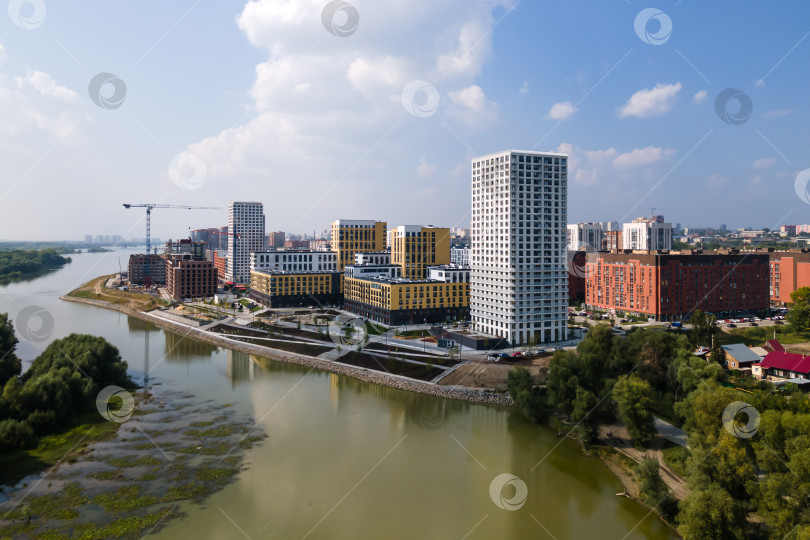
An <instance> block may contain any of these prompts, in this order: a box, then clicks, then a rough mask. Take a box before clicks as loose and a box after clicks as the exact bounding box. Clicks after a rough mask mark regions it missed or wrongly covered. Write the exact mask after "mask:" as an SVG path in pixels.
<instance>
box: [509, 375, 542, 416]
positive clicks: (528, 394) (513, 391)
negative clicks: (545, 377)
mask: <svg viewBox="0 0 810 540" xmlns="http://www.w3.org/2000/svg"><path fill="white" fill-rule="evenodd" d="M506 388H507V390H508V391H509V395H510V396H512V399H514V400H515V404H516V405H517V407H518V408H519V409H520V410H521V412H523V414H525V415H526V416H527V417H528V418H529V419H531V420H533V421H534V422H540V421H542V420H543V419H544V418H546V416H547V413H548V403H547V402H546V399H545V398H544V397H543V395H542V393H541V392H540V389H539V388H536V387H535V385H534V380H533V379H532V375H531V373H530V372H529V370H528V369H526V368H524V367H522V366H516V367H515V368H513V369H511V370H509V373H507V375H506Z"/></svg>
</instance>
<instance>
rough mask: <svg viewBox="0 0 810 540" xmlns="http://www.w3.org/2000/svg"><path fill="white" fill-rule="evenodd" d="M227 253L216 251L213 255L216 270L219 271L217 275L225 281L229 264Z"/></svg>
mask: <svg viewBox="0 0 810 540" xmlns="http://www.w3.org/2000/svg"><path fill="white" fill-rule="evenodd" d="M227 254H228V252H227V251H224V250H223V251H215V252H214V253H213V259H214V268H216V269H217V275H218V276H219V277H221V278H223V279H224V277H225V263H226V262H227Z"/></svg>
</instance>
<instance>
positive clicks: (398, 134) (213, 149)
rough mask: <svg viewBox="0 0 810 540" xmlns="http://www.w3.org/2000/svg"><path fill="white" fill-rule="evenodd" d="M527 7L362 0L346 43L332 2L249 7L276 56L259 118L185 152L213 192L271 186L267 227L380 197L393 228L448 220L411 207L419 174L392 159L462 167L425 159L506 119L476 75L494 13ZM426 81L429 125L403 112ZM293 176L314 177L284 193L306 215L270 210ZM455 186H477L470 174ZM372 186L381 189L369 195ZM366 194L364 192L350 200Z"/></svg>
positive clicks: (257, 95) (255, 0)
mask: <svg viewBox="0 0 810 540" xmlns="http://www.w3.org/2000/svg"><path fill="white" fill-rule="evenodd" d="M516 1H517V0H474V1H472V2H471V1H469V0H446V1H444V2H434V1H433V0H412V1H411V2H407V3H403V2H401V1H400V0H379V1H375V2H367V3H353V4H354V6H355V7H356V8H357V10H358V13H359V16H360V23H359V26H358V28H357V31H356V32H355V33H354V34H353V35H351V36H349V37H342V38H341V37H336V36H333V35H330V34H329V32H327V31H326V29H324V27H323V24H322V22H321V11H322V9H323V7H324V1H323V0H250V1H248V2H247V3H246V5H245V7H244V9H243V11H242V13H241V14H240V15H239V16H238V17H237V24H238V26H239V28H240V29H241V30H242V31H243V32H244V33H245V35H246V36H247V38H248V40H249V41H250V42H251V43H252V44H253V45H254V46H256V47H258V48H260V49H261V50H263V51H265V52H266V54H267V57H266V59H264V60H263V61H262V62H260V63H259V64H258V65H257V66H256V78H255V81H254V84H253V87H252V88H251V89H250V102H249V103H248V104H247V107H246V108H247V110H248V113H249V115H250V117H249V119H248V120H247V121H244V122H243V123H242V124H241V125H238V126H236V127H233V128H230V129H226V130H223V131H221V132H220V133H216V134H213V135H212V136H211V137H208V138H206V139H204V140H201V141H199V142H197V143H194V144H191V145H189V146H188V147H187V148H186V149H182V148H179V149H177V151H180V150H187V151H189V152H192V153H194V154H197V155H199V156H200V157H201V158H202V159H203V160H204V161H205V163H206V165H207V167H208V180H207V181H206V184H205V187H204V188H203V190H208V189H213V188H214V187H215V186H218V185H221V184H224V183H228V184H229V185H231V186H232V187H233V188H234V190H235V191H240V190H241V191H247V190H255V189H256V186H268V187H266V188H264V187H262V190H265V191H262V190H260V191H258V192H257V193H256V195H255V196H256V197H262V194H263V193H264V194H265V195H266V196H267V197H268V200H267V201H266V202H267V204H268V210H269V212H270V217H269V218H268V219H270V220H272V222H274V223H277V224H278V227H288V228H290V229H291V230H294V229H297V228H299V227H310V228H311V226H313V225H317V224H319V223H321V222H323V221H326V222H328V221H330V220H331V219H334V217H335V216H336V215H339V214H340V213H341V212H345V211H346V208H347V207H348V208H351V209H353V210H354V209H357V211H360V209H362V208H364V207H367V206H372V205H373V204H377V206H379V201H380V193H385V194H386V197H385V200H390V201H397V202H396V204H394V203H392V204H391V207H390V208H385V211H386V212H389V213H390V215H388V216H387V217H388V219H390V220H397V219H400V215H403V216H404V215H405V214H413V215H410V217H409V218H407V219H411V220H418V219H421V217H422V216H427V215H436V214H439V215H445V214H446V213H447V211H446V209H445V210H443V209H442V208H443V207H442V204H443V203H442V201H440V200H439V199H438V198H433V199H430V200H428V201H420V205H418V207H417V208H416V209H415V210H414V208H413V207H410V209H409V207H408V206H407V203H413V202H414V199H413V194H412V193H411V192H410V191H408V189H407V186H408V181H409V180H410V179H412V178H413V176H414V174H413V169H410V170H409V169H408V168H400V169H397V168H396V167H393V168H392V163H397V162H400V163H409V162H410V163H419V164H420V165H418V166H417V171H416V173H417V174H428V173H431V174H435V173H434V170H438V169H432V168H433V167H437V168H438V167H448V168H449V167H452V166H453V164H452V163H429V162H427V161H426V160H422V157H421V156H423V155H433V154H431V153H430V151H431V150H432V149H433V148H434V145H435V144H436V142H437V140H438V141H441V140H443V139H442V136H444V137H446V141H447V144H452V145H454V146H453V147H454V148H456V145H457V144H458V142H459V140H461V141H463V140H464V139H465V138H466V137H467V136H469V135H470V134H471V133H473V132H475V131H476V130H480V129H482V128H483V127H486V126H489V125H491V124H492V123H495V122H497V121H498V118H499V114H500V107H499V105H498V103H496V102H495V101H493V100H491V99H489V98H488V97H487V95H486V93H485V91H484V89H483V88H481V87H480V86H478V85H477V84H476V78H477V76H478V75H479V74H480V73H481V72H482V70H483V67H484V65H485V63H486V62H487V61H488V60H489V59H490V58H491V57H492V32H491V29H492V26H493V25H494V24H495V16H494V15H495V14H497V13H499V12H502V11H503V10H504V9H510V8H511V7H513V6H514V5H515V3H516ZM414 36H429V38H423V37H418V38H414ZM415 80H420V81H425V82H427V83H428V84H431V85H433V86H434V87H435V88H436V90H437V91H438V92H439V94H440V95H441V100H440V102H439V105H438V109H437V110H436V112H435V114H433V115H430V116H428V117H427V118H418V117H415V116H413V115H411V114H409V113H408V111H406V110H405V107H403V103H402V91H403V89H404V88H405V87H406V85H407V84H408V83H409V82H411V81H415ZM524 88H526V89H527V90H528V85H524ZM443 123H446V125H447V127H448V128H450V129H449V130H448V129H444V128H442V127H441V126H442V124H443ZM428 133H430V134H431V135H430V136H428V135H427V134H428ZM283 178H300V179H306V182H303V181H301V182H286V183H285V184H284V190H285V194H286V195H287V196H288V197H290V198H291V199H293V200H307V201H309V203H308V204H309V206H308V208H309V209H308V210H307V212H305V213H302V212H300V211H298V212H297V211H296V210H295V208H294V207H293V206H291V205H282V204H273V203H272V202H271V200H270V199H269V195H270V194H271V193H273V191H272V189H273V188H271V187H270V186H273V185H275V183H276V182H280V181H281V180H280V179H283ZM450 178H452V180H451V181H453V182H462V183H464V184H465V183H466V175H460V176H457V177H450ZM166 182H167V185H168V182H169V180H168V178H167V179H166ZM368 185H374V186H375V189H374V190H369V189H363V186H368ZM459 187H460V186H459ZM201 191H202V190H201ZM358 191H360V192H363V195H362V196H359V197H352V196H351V195H350V193H352V192H358ZM465 192H466V190H465ZM313 193H317V194H318V195H317V196H315V197H314V198H313ZM375 201H376V202H375ZM366 203H368V204H366ZM459 204H460V203H459ZM364 205H365V206H364ZM467 210H468V209H467V208H464V211H465V212H466V211H467ZM302 214H306V215H302ZM459 217H460V216H459ZM403 219H404V218H403Z"/></svg>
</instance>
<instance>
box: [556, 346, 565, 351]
mask: <svg viewBox="0 0 810 540" xmlns="http://www.w3.org/2000/svg"><path fill="white" fill-rule="evenodd" d="M554 350H555V351H561V350H563V348H562V347H560V346H559V345H557V346H556V347H554Z"/></svg>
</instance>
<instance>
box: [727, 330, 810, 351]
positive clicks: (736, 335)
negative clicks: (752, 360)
mask: <svg viewBox="0 0 810 540" xmlns="http://www.w3.org/2000/svg"><path fill="white" fill-rule="evenodd" d="M774 330H775V331H776V339H778V340H779V341H780V342H781V343H782V344H783V345H793V344H796V343H806V342H808V341H810V335H808V334H806V333H800V332H794V331H792V330H791V329H790V327H789V326H788V325H784V326H747V327H742V328H723V331H722V332H720V333H718V334H717V341H718V342H719V343H720V344H721V345H726V344H728V343H745V344H746V345H754V346H761V345H763V344H764V343H765V341H767V340H769V339H773V334H774Z"/></svg>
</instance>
